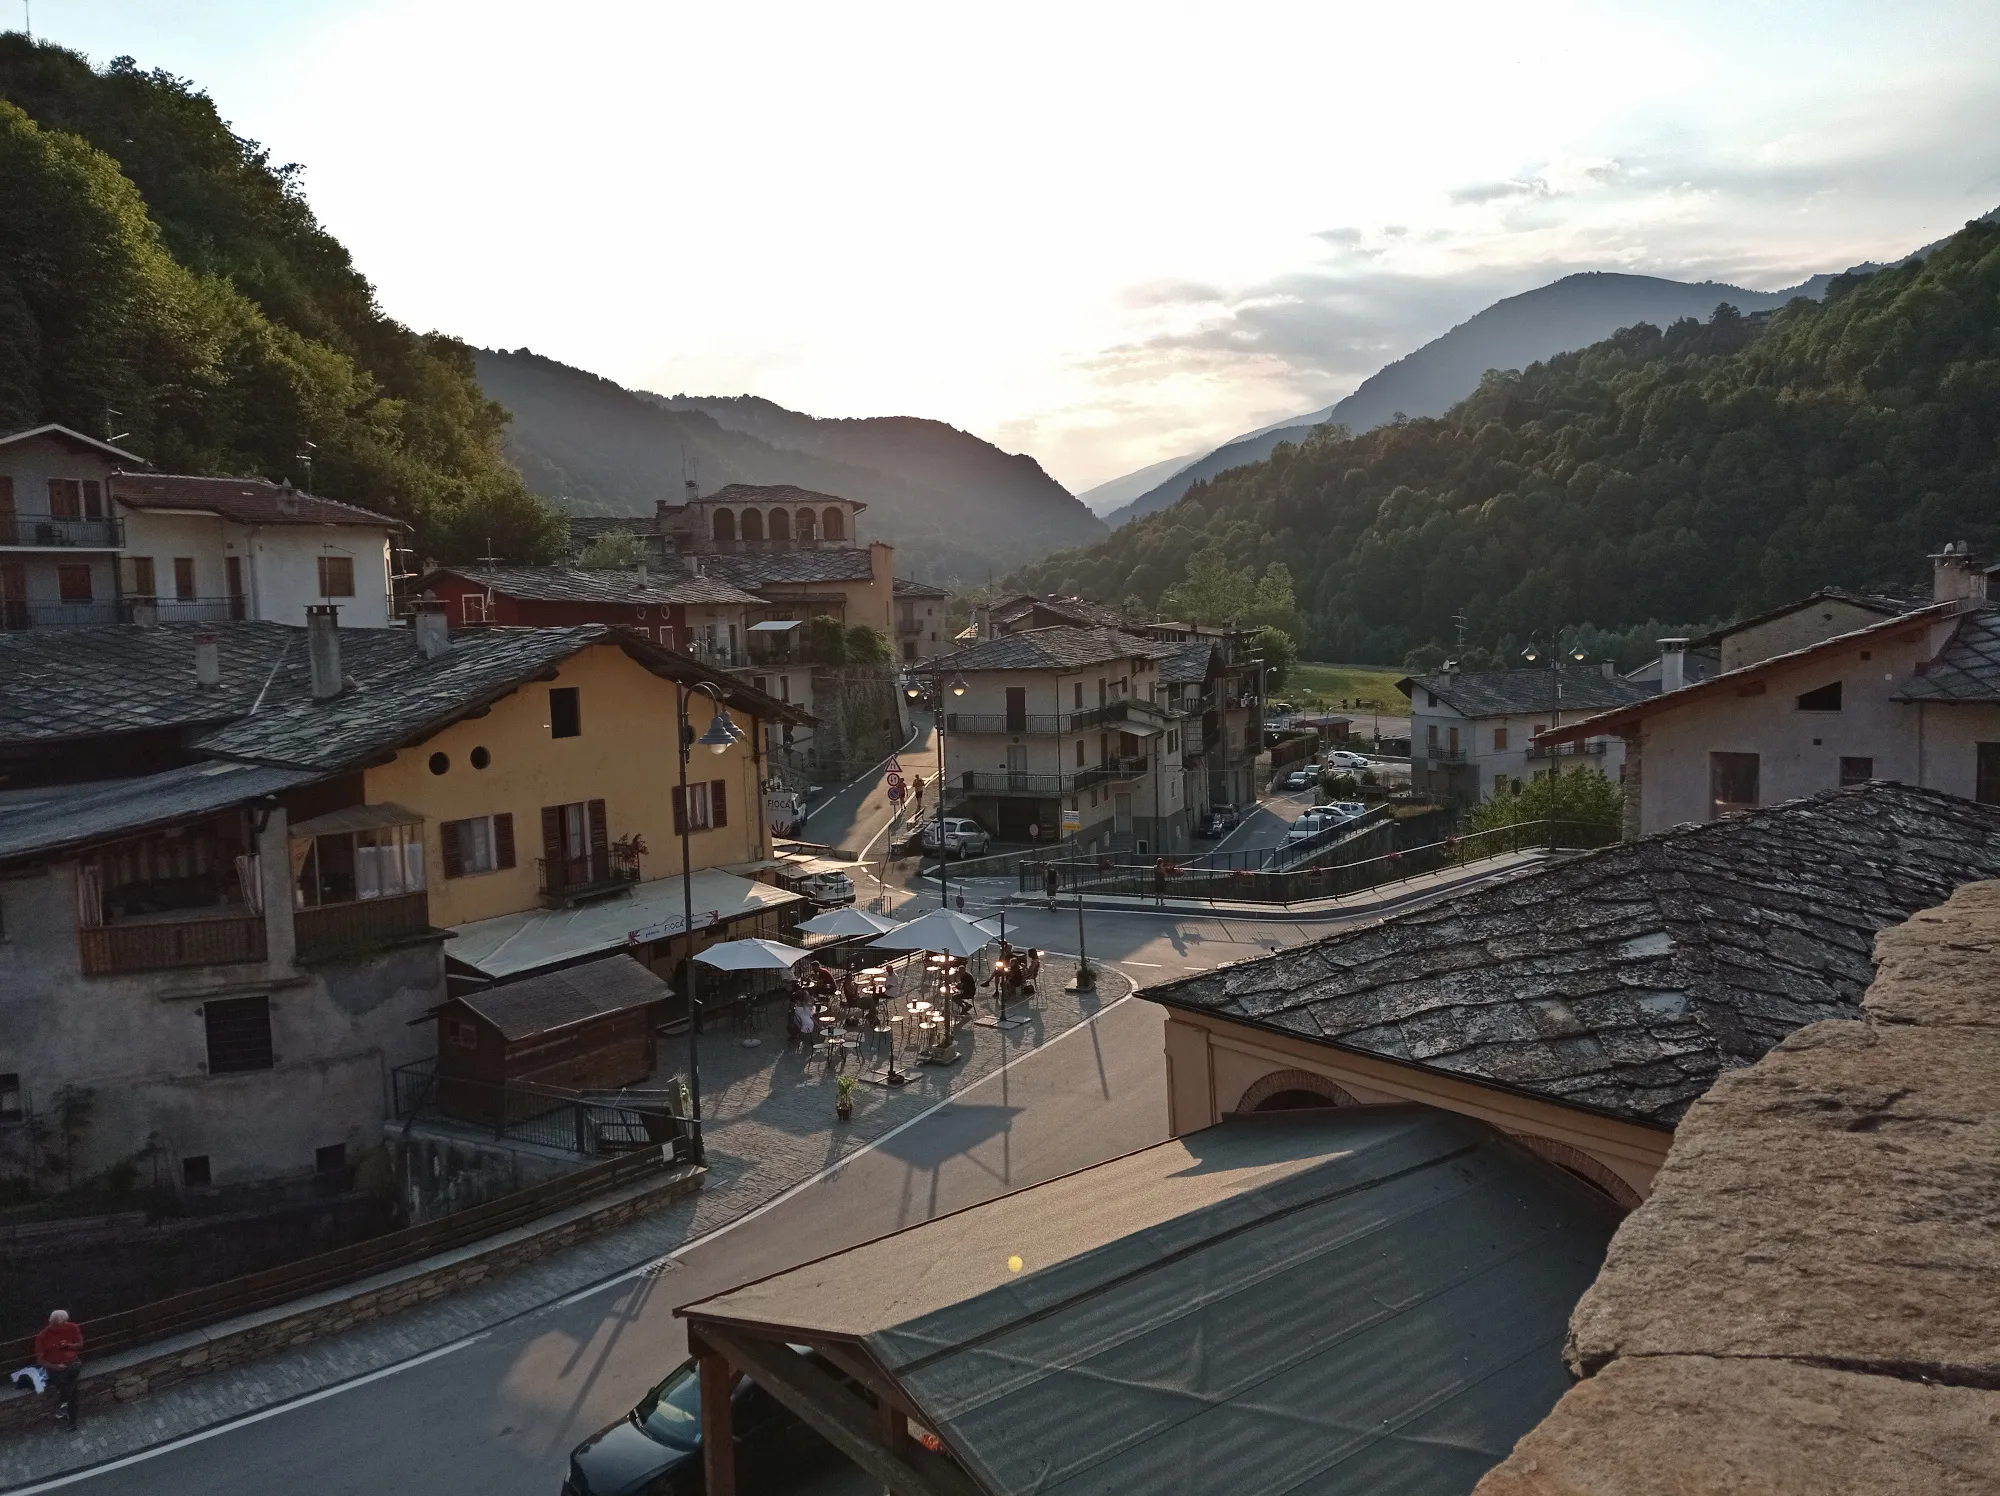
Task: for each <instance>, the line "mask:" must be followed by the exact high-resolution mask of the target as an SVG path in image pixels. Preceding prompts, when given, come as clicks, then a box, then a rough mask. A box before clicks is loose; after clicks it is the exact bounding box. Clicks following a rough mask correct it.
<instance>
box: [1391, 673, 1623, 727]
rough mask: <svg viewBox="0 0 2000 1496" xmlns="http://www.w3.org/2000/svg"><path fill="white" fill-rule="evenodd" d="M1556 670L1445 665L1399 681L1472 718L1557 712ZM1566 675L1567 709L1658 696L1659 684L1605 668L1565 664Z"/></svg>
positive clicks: (1596, 708) (1410, 692)
mask: <svg viewBox="0 0 2000 1496" xmlns="http://www.w3.org/2000/svg"><path fill="white" fill-rule="evenodd" d="M1556 674H1557V672H1556V671H1553V670H1458V671H1453V672H1451V673H1449V674H1447V673H1446V672H1444V671H1442V670H1435V671H1432V672H1431V673H1430V674H1429V675H1413V676H1409V677H1406V678H1405V679H1403V680H1399V681H1397V682H1396V685H1397V687H1398V688H1399V689H1400V690H1401V691H1402V692H1403V693H1404V694H1405V695H1406V696H1408V697H1409V698H1410V702H1411V704H1412V705H1415V704H1416V702H1417V691H1418V690H1419V689H1421V690H1425V691H1428V692H1430V693H1431V694H1432V695H1433V696H1435V697H1437V699H1438V700H1439V701H1441V702H1443V703H1445V705H1447V706H1449V707H1451V708H1453V709H1454V710H1456V711H1458V712H1460V713H1462V714H1463V715H1465V716H1467V717H1511V716H1517V715H1519V714H1521V713H1524V712H1549V713H1554V712H1555V711H1556V710H1557V707H1556V683H1555V681H1554V679H1552V677H1553V676H1555V675H1556ZM1561 675H1562V705H1561V710H1563V711H1565V712H1602V711H1608V710H1610V709H1611V708H1613V707H1621V706H1630V705H1632V703H1634V702H1636V701H1644V700H1646V699H1647V698H1648V697H1652V696H1657V695H1658V694H1659V687H1658V686H1657V685H1646V684H1641V683H1640V682H1638V681H1629V680H1625V679H1623V678H1622V677H1618V676H1606V675H1605V674H1604V673H1603V672H1602V671H1600V670H1594V669H1588V668H1584V667H1580V666H1565V667H1564V668H1563V670H1562V671H1561Z"/></svg>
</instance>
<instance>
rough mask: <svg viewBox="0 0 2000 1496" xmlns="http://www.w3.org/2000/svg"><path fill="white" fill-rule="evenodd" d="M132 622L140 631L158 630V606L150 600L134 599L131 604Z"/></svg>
mask: <svg viewBox="0 0 2000 1496" xmlns="http://www.w3.org/2000/svg"><path fill="white" fill-rule="evenodd" d="M132 622H133V623H135V624H137V625H138V626H139V627H140V628H142V629H151V628H158V627H159V626H160V605H159V604H158V603H156V602H154V601H153V600H152V599H151V598H138V599H134V601H133V603H132Z"/></svg>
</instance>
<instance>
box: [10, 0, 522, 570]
mask: <svg viewBox="0 0 2000 1496" xmlns="http://www.w3.org/2000/svg"><path fill="white" fill-rule="evenodd" d="M112 411H115V412H117V415H116V417H115V422H116V429H117V430H118V431H121V432H128V433H130V434H129V436H127V437H126V438H125V439H124V441H123V442H121V445H124V446H126V447H128V448H129V449H131V450H133V451H136V452H138V453H139V454H140V455H142V456H144V457H146V458H148V459H150V460H151V461H152V462H153V463H154V464H155V465H156V466H158V467H160V468H163V469H166V470H169V471H176V470H178V471H183V472H215V473H229V474H245V475H250V474H255V475H260V476H264V477H269V478H290V479H291V480H292V481H293V482H294V483H298V484H301V485H303V484H304V483H305V481H306V477H307V474H306V470H305V464H304V463H303V462H302V461H301V460H300V454H301V453H305V452H308V451H310V452H311V455H312V457H313V466H312V470H311V486H312V488H313V489H314V491H316V492H319V493H322V494H325V495H328V496H329V497H333V498H340V499H347V500H349V501H351V502H353V503H357V504H363V505H366V506H368V507H370V508H376V509H385V510H388V511H390V512H392V513H395V514H397V515H400V516H401V517H403V518H405V519H408V520H410V521H411V522H412V523H413V524H414V525H415V526H416V529H417V543H418V545H419V547H420V548H421V549H422V550H424V551H425V552H426V553H428V554H432V555H436V556H439V557H442V558H463V557H465V556H471V555H477V554H479V553H480V551H482V550H483V549H484V547H485V545H486V543H487V541H488V539H489V538H490V539H491V540H492V542H493V543H494V544H496V545H497V546H499V547H500V549H501V552H502V553H503V554H507V555H509V556H512V557H515V558H517V559H533V558H538V557H541V556H544V555H546V554H548V553H549V551H550V549H551V547H552V546H553V545H554V544H555V542H556V541H557V539H558V538H559V537H560V534H561V528H560V521H559V520H558V519H557V518H556V516H555V515H554V513H553V511H552V510H550V509H549V508H548V507H547V506H546V505H544V504H543V503H541V501H539V500H538V499H536V498H535V497H534V496H533V495H532V494H530V493H529V492H528V490H527V487H526V486H525V484H524V483H523V482H522V481H521V478H520V475H519V474H518V473H516V472H515V471H514V470H513V469H512V468H511V467H510V466H509V465H508V463H507V461H506V459H505V458H504V456H503V455H502V453H501V449H500V436H501V431H502V429H503V426H504V423H505V419H506V417H505V412H504V411H502V410H501V408H500V407H499V406H497V405H495V404H494V403H493V402H492V401H490V400H488V399H487V398H486V397H485V395H484V394H483V393H482V392H481V390H480V388H479V384H478V380H477V379H476V377H475V375H474V372H473V361H472V353H471V350H470V349H469V348H467V347H466V346H465V345H464V344H462V343H460V342H458V341H457V340H456V339H453V338H449V337H445V336H443V335H441V334H437V333H430V334H419V333H416V332H413V331H412V330H411V329H409V328H407V327H404V326H403V325H402V324H401V323H398V322H396V321H393V320H392V319H390V318H388V317H385V316H384V315H382V313H381V311H380V309H379V308H378V307H377V306H376V304H375V297H374V291H373V289H372V288H371V287H370V286H369V284H368V282H367V280H366V279H365V278H364V277H363V276H362V275H361V273H360V272H359V271H358V270H356V269H355V268H354V265H353V263H352V261H351V260H350V259H349V257H348V254H347V251H346V250H345V249H344V248H343V247H342V246H341V245H340V243H339V242H338V241H337V240H335V239H334V238H333V237H332V236H331V235H330V234H328V233H327V232H326V230H325V229H323V228H322V227H321V226H320V225H319V223H318V221H317V220H316V219H315V218H314V217H313V213H312V210H311V208H310V207H309V206H308V205H307V203H306V200H305V197H304V195H303V193H302V191H301V190H300V184H299V168H298V167H296V166H278V165H273V164H272V162H271V161H270V159H269V157H268V155H267V153H266V152H265V151H264V150H263V149H262V148H261V147H260V146H258V145H257V144H256V142H254V141H248V140H244V139H242V138H240V137H238V136H237V135H235V134H233V133H232V132H231V131H230V129H229V127H228V125H227V124H226V123H224V121H223V120H222V118H221V117H220V115H219V114H218V113H217V111H216V107H215V105H214V103H213V102H211V101H210V99H209V98H208V97H207V96H206V95H205V94H203V93H201V92H200V91H199V90H197V89H196V88H195V86H194V85H193V84H191V83H189V82H188V81H187V80H185V79H180V78H175V77H173V76H171V75H169V74H166V73H162V72H142V71H141V70H140V69H139V68H138V67H137V66H136V65H135V64H134V63H133V62H132V61H131V59H129V58H120V59H118V60H116V61H114V62H113V63H111V64H110V66H109V67H107V68H106V69H104V70H103V71H102V72H98V71H94V70H93V69H92V68H91V67H90V65H89V64H88V63H87V62H86V61H85V60H84V59H83V58H81V57H79V56H77V55H76V54H75V53H72V52H68V51H65V50H64V49H62V48H60V47H55V46H50V45H48V44H46V43H36V42H31V41H29V40H28V39H27V38H25V37H23V36H21V35H20V34H18V33H11V32H10V33H6V34H4V35H0V428H5V429H15V428H18V427H20V426H26V425H34V424H39V423H40V422H43V421H59V422H61V423H63V424H64V425H68V426H73V427H75V428H77V429H79V430H82V431H85V432H88V433H90V434H91V435H94V436H104V435H107V434H108V433H109V427H107V421H109V420H112V419H113V418H112V417H111V416H110V414H109V413H110V412H112ZM308 443H311V444H312V446H311V448H308V446H307V444H308Z"/></svg>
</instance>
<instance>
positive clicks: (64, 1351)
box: [35, 1309, 83, 1433]
mask: <svg viewBox="0 0 2000 1496" xmlns="http://www.w3.org/2000/svg"><path fill="white" fill-rule="evenodd" d="M35 1360H36V1361H37V1362H38V1363H39V1364H40V1365H41V1368H42V1369H43V1370H44V1371H46V1372H47V1373H48V1374H49V1386H50V1388H51V1389H52V1390H53V1391H54V1392H55V1395H56V1422H58V1423H67V1424H68V1425H69V1429H70V1432H71V1433H75V1432H76V1404H77V1396H76V1379H77V1377H78V1376H79V1375H80V1374H81V1373H82V1371H83V1331H82V1329H81V1328H79V1327H78V1326H76V1325H73V1324H71V1323H70V1320H69V1314H68V1311H66V1310H62V1309H52V1310H50V1311H49V1322H48V1323H47V1324H45V1325H43V1326H42V1328H41V1329H40V1330H39V1331H37V1332H36V1334H35Z"/></svg>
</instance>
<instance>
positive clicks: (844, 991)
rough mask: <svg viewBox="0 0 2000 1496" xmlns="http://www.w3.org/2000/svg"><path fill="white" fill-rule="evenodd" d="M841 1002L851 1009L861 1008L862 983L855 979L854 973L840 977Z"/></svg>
mask: <svg viewBox="0 0 2000 1496" xmlns="http://www.w3.org/2000/svg"><path fill="white" fill-rule="evenodd" d="M840 1000H841V1002H842V1003H843V1004H845V1005H846V1006H847V1007H850V1008H858V1007H860V1006H861V983H859V982H858V981H856V980H855V979H854V973H853V972H852V971H847V972H843V973H841V977H840Z"/></svg>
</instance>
